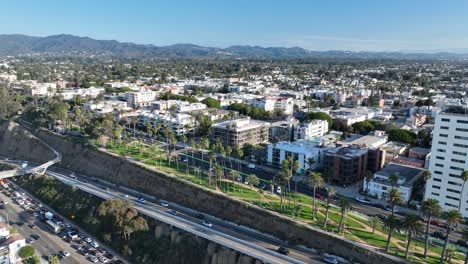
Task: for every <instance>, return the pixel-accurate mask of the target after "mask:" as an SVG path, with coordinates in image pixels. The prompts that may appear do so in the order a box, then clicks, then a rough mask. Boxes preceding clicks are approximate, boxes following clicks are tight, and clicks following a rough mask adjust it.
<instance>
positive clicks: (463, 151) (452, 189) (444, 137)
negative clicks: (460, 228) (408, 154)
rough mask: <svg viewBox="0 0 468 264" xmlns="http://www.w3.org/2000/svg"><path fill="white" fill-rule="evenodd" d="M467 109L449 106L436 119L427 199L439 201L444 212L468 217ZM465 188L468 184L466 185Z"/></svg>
mask: <svg viewBox="0 0 468 264" xmlns="http://www.w3.org/2000/svg"><path fill="white" fill-rule="evenodd" d="M467 155H468V106H448V107H447V108H446V109H444V110H443V111H442V112H441V113H439V114H438V115H437V117H436V120H435V125H434V131H433V139H432V149H431V158H430V162H429V171H430V172H431V174H432V177H431V179H429V180H428V182H427V184H426V192H425V198H426V199H428V198H433V199H437V200H438V201H439V203H440V205H441V206H442V207H443V208H444V209H445V210H449V209H456V210H460V212H461V213H462V215H463V216H464V217H468V186H467V187H465V188H464V190H463V185H464V182H463V180H462V178H461V175H462V173H463V172H464V171H468V156H467ZM465 185H466V184H465Z"/></svg>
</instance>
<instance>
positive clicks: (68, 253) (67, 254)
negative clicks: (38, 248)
mask: <svg viewBox="0 0 468 264" xmlns="http://www.w3.org/2000/svg"><path fill="white" fill-rule="evenodd" d="M59 254H60V255H62V256H63V257H65V258H66V257H69V256H70V252H68V251H59Z"/></svg>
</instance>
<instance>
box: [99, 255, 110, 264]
mask: <svg viewBox="0 0 468 264" xmlns="http://www.w3.org/2000/svg"><path fill="white" fill-rule="evenodd" d="M99 261H100V262H102V263H107V262H109V260H108V259H107V258H106V257H102V256H101V257H99Z"/></svg>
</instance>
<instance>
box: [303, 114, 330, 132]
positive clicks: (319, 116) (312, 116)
mask: <svg viewBox="0 0 468 264" xmlns="http://www.w3.org/2000/svg"><path fill="white" fill-rule="evenodd" d="M306 119H307V120H317V119H318V120H325V121H327V122H328V128H329V129H330V128H331V127H332V125H333V118H332V117H331V116H330V115H329V114H326V113H323V112H312V113H309V114H308V115H307V118H306Z"/></svg>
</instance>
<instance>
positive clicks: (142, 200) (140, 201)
mask: <svg viewBox="0 0 468 264" xmlns="http://www.w3.org/2000/svg"><path fill="white" fill-rule="evenodd" d="M138 202H139V203H142V204H144V203H146V200H145V198H143V197H141V198H140V199H138Z"/></svg>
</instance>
